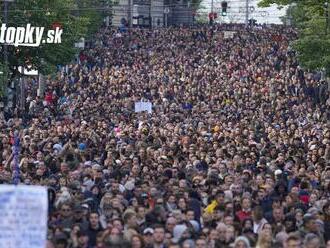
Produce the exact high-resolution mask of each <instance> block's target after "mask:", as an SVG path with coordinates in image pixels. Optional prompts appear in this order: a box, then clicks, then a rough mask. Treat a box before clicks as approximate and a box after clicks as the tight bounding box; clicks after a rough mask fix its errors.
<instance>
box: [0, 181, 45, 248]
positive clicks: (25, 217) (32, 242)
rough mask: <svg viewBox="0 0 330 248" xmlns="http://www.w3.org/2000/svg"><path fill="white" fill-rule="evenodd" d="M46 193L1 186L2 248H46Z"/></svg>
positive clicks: (37, 189) (0, 227)
mask: <svg viewBox="0 0 330 248" xmlns="http://www.w3.org/2000/svg"><path fill="white" fill-rule="evenodd" d="M47 213H48V198H47V189H46V188H44V187H41V186H26V185H19V186H14V185H0V219H1V221H0V247H6V248H45V247H46V238H47Z"/></svg>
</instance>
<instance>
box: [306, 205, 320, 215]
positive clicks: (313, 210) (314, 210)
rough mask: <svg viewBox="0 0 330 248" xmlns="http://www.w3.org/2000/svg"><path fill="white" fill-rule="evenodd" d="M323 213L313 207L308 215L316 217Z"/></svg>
mask: <svg viewBox="0 0 330 248" xmlns="http://www.w3.org/2000/svg"><path fill="white" fill-rule="evenodd" d="M320 212H321V211H320V210H319V209H318V208H316V207H311V208H310V209H308V211H307V213H309V214H311V215H316V214H319V213H320Z"/></svg>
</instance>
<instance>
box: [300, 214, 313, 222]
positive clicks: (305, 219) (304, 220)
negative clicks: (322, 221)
mask: <svg viewBox="0 0 330 248" xmlns="http://www.w3.org/2000/svg"><path fill="white" fill-rule="evenodd" d="M314 219H315V217H314V216H313V215H312V214H305V215H304V217H303V222H304V224H306V223H308V222H309V221H311V220H314Z"/></svg>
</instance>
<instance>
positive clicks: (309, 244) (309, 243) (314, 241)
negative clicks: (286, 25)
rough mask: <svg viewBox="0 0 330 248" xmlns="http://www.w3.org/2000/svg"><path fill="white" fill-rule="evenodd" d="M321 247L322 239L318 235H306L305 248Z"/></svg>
mask: <svg viewBox="0 0 330 248" xmlns="http://www.w3.org/2000/svg"><path fill="white" fill-rule="evenodd" d="M320 245H321V242H320V238H319V237H318V236H317V235H316V234H313V233H309V234H307V235H306V237H305V239H304V247H306V248H318V247H320Z"/></svg>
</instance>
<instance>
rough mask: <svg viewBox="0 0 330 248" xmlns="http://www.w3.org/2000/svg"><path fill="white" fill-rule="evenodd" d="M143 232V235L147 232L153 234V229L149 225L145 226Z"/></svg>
mask: <svg viewBox="0 0 330 248" xmlns="http://www.w3.org/2000/svg"><path fill="white" fill-rule="evenodd" d="M143 234H144V235H147V234H154V229H152V228H150V227H147V228H146V229H144V231H143Z"/></svg>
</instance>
